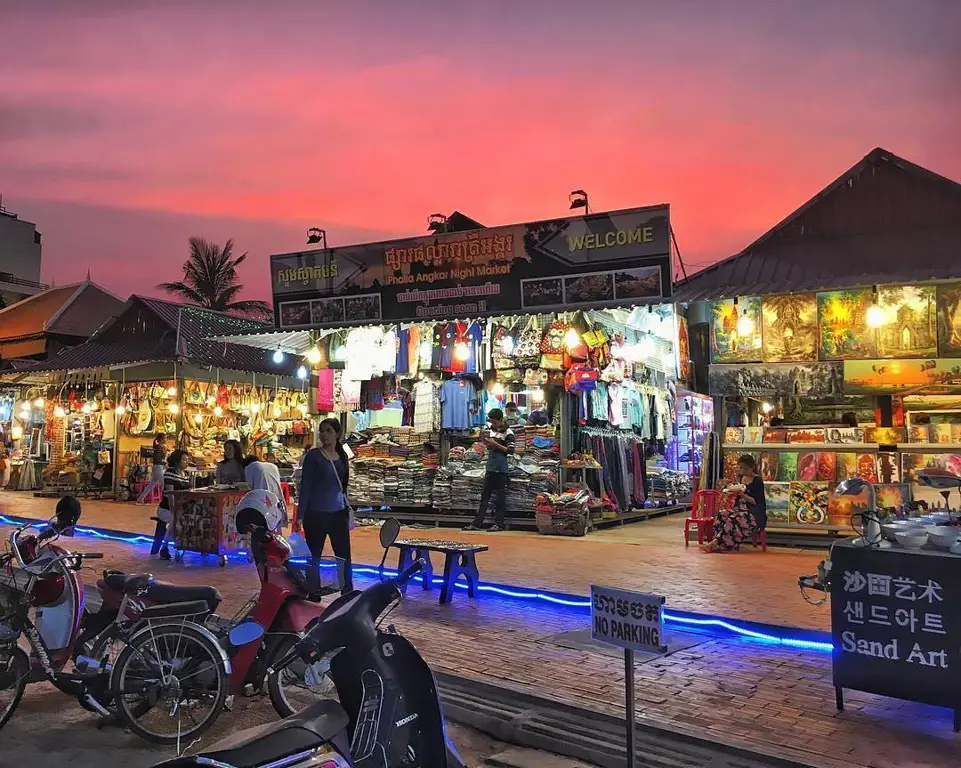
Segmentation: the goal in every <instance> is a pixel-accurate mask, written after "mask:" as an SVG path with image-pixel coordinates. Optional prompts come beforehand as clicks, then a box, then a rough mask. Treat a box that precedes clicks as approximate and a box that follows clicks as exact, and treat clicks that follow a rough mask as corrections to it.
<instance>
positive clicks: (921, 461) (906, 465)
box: [901, 451, 961, 483]
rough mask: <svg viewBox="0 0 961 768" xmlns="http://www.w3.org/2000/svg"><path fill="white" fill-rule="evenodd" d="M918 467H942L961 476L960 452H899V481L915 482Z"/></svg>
mask: <svg viewBox="0 0 961 768" xmlns="http://www.w3.org/2000/svg"><path fill="white" fill-rule="evenodd" d="M920 469H943V470H945V471H947V472H950V473H951V474H954V475H958V476H959V477H961V454H957V453H913V452H907V451H905V452H902V453H901V481H902V482H905V483H907V482H917V477H916V476H915V473H916V472H917V471H918V470H920Z"/></svg>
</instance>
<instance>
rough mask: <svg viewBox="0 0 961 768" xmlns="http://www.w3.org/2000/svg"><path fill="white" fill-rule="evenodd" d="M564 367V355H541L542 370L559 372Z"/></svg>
mask: <svg viewBox="0 0 961 768" xmlns="http://www.w3.org/2000/svg"><path fill="white" fill-rule="evenodd" d="M563 367H564V355H561V354H553V353H552V354H543V355H541V369H543V370H545V371H559V370H561V369H562V368H563Z"/></svg>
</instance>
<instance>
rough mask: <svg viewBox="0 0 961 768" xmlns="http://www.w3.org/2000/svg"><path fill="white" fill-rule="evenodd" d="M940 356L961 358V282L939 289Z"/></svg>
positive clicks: (943, 284)
mask: <svg viewBox="0 0 961 768" xmlns="http://www.w3.org/2000/svg"><path fill="white" fill-rule="evenodd" d="M936 292H937V302H938V355H939V356H941V357H961V281H958V282H954V283H941V284H940V285H938V287H937V291H936Z"/></svg>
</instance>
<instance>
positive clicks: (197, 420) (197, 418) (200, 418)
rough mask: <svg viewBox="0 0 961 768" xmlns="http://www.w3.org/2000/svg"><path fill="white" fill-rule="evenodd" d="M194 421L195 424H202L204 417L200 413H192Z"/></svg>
mask: <svg viewBox="0 0 961 768" xmlns="http://www.w3.org/2000/svg"><path fill="white" fill-rule="evenodd" d="M194 423H195V424H203V423H204V417H203V416H202V415H200V414H199V413H195V414H194Z"/></svg>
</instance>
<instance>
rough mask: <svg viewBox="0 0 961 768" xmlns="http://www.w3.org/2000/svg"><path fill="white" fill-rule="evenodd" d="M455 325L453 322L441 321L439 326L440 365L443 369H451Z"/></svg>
mask: <svg viewBox="0 0 961 768" xmlns="http://www.w3.org/2000/svg"><path fill="white" fill-rule="evenodd" d="M456 331H457V327H456V325H455V324H454V323H443V324H442V325H441V327H440V332H441V348H440V367H441V368H442V369H444V370H445V371H449V370H451V368H452V367H453V362H454V337H455V335H456Z"/></svg>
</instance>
